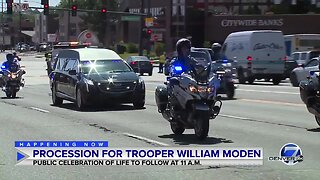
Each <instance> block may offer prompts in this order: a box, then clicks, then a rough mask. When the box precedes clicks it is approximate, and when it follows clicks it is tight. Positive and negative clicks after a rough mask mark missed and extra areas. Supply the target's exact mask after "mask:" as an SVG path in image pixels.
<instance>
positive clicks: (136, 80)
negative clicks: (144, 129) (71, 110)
mask: <svg viewBox="0 0 320 180" xmlns="http://www.w3.org/2000/svg"><path fill="white" fill-rule="evenodd" d="M50 87H51V90H52V103H53V105H56V106H57V105H61V104H62V103H63V100H69V101H73V102H75V104H76V107H77V109H78V110H83V108H85V107H86V105H88V104H89V103H95V102H97V101H101V102H112V103H133V106H134V107H135V108H142V107H143V106H144V105H145V84H144V81H143V80H142V79H141V78H140V77H139V76H138V75H137V74H136V73H135V72H134V71H133V69H132V68H131V67H130V66H129V64H127V63H126V62H125V61H124V60H122V59H121V57H120V56H119V55H118V54H117V53H116V52H114V51H112V50H109V49H98V48H79V49H64V50H61V51H60V52H59V54H58V57H57V64H56V66H55V69H54V71H53V72H52V73H51V74H50Z"/></svg>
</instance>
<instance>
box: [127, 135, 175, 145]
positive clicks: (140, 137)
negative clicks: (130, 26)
mask: <svg viewBox="0 0 320 180" xmlns="http://www.w3.org/2000/svg"><path fill="white" fill-rule="evenodd" d="M123 135H125V136H128V137H132V138H135V139H140V140H143V141H146V142H148V143H152V144H158V145H160V146H169V144H166V143H162V142H159V141H155V140H152V139H149V138H146V137H142V136H137V135H134V134H130V133H123Z"/></svg>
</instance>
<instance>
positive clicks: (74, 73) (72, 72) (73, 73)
mask: <svg viewBox="0 0 320 180" xmlns="http://www.w3.org/2000/svg"><path fill="white" fill-rule="evenodd" d="M69 75H72V76H74V75H77V71H76V70H70V71H69Z"/></svg>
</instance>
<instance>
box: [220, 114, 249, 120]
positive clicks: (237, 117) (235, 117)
mask: <svg viewBox="0 0 320 180" xmlns="http://www.w3.org/2000/svg"><path fill="white" fill-rule="evenodd" d="M219 116H222V117H227V118H233V119H241V120H248V119H249V118H245V117H240V116H232V115H226V114H219Z"/></svg>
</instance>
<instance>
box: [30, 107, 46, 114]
mask: <svg viewBox="0 0 320 180" xmlns="http://www.w3.org/2000/svg"><path fill="white" fill-rule="evenodd" d="M30 109H32V110H35V111H39V112H43V113H50V112H49V111H47V110H44V109H40V108H37V107H30Z"/></svg>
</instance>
